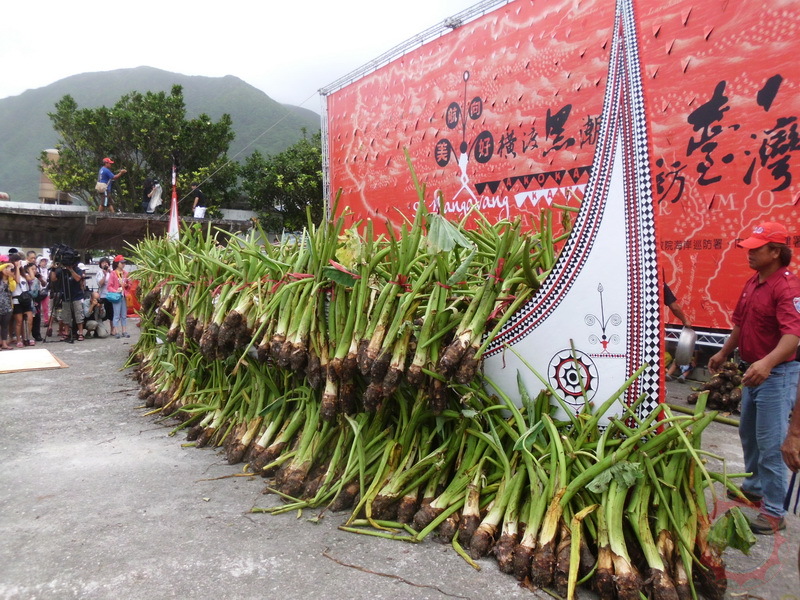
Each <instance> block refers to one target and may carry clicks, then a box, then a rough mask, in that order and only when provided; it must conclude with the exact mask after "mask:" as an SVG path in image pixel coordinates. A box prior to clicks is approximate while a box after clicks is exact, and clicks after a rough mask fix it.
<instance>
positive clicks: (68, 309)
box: [0, 248, 131, 350]
mask: <svg viewBox="0 0 800 600" xmlns="http://www.w3.org/2000/svg"><path fill="white" fill-rule="evenodd" d="M125 266H126V261H125V258H124V257H123V256H122V255H117V256H115V257H114V258H113V260H111V259H109V258H101V259H100V260H99V262H98V267H99V269H98V271H97V274H96V275H95V276H94V277H91V276H89V275H87V274H86V267H85V265H84V264H83V263H80V262H77V263H75V264H53V263H51V262H50V260H49V259H48V258H47V257H46V256H40V255H37V254H36V252H35V251H32V250H31V251H28V252H27V253H22V252H20V251H19V250H18V249H16V248H11V249H10V250H9V252H8V254H4V255H0V350H12V349H14V348H24V347H26V346H35V345H36V343H37V342H42V341H45V339H46V338H48V337H50V336H57V337H58V339H59V340H61V341H69V342H72V341H79V342H80V341H84V340H85V339H86V338H87V337H95V338H106V337H108V336H109V335H111V336H113V337H114V338H116V339H121V338H129V337H130V334H129V333H128V331H127V326H128V324H127V320H128V319H127V317H128V307H127V301H126V294H127V292H128V291H130V289H131V282H130V279H129V277H128V271H127V270H126V268H125Z"/></svg>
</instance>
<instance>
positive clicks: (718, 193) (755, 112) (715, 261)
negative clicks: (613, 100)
mask: <svg viewBox="0 0 800 600" xmlns="http://www.w3.org/2000/svg"><path fill="white" fill-rule="evenodd" d="M576 6H577V7H578V8H576ZM634 8H635V14H636V20H637V26H638V27H637V29H638V32H639V36H640V40H639V48H640V60H641V76H642V81H643V86H644V94H645V106H646V112H647V118H648V127H649V131H650V139H651V147H650V148H649V149H648V150H649V155H650V165H649V166H650V169H651V177H652V194H653V202H654V203H655V205H656V217H657V228H658V232H659V241H658V244H659V250H660V254H659V259H660V260H661V263H662V265H664V267H665V274H666V279H667V281H668V282H669V283H670V285H671V287H672V289H673V291H675V292H676V294H677V295H678V297H679V299H680V300H681V303H682V304H683V306H684V308H685V311H686V312H687V314H688V316H689V318H690V319H691V321H692V323H693V324H695V325H696V326H704V327H713V328H728V327H729V326H730V322H729V315H730V312H731V310H732V307H733V304H734V303H735V300H736V297H737V295H738V292H739V290H740V288H741V284H742V282H743V280H744V279H745V278H746V277H747V276H748V272H747V264H746V258H745V256H744V251H743V250H740V249H737V248H736V246H735V240H736V238H738V237H740V236H741V235H742V234H744V233H747V232H748V231H749V230H750V229H751V228H752V226H753V225H754V224H755V223H757V222H758V221H761V220H765V219H772V220H779V221H783V222H785V223H786V224H787V226H788V227H789V228H790V230H791V229H794V231H793V233H794V234H795V236H794V237H793V239H792V245H793V246H794V247H795V248H798V247H800V228H796V224H797V223H798V222H800V214H798V213H800V202H798V198H800V183H799V182H798V177H800V172H799V171H800V138H798V134H797V115H798V114H799V113H800V94H798V85H800V66H797V62H796V59H795V49H796V44H795V43H794V42H793V38H791V37H790V36H789V35H788V33H787V32H794V31H797V30H798V25H800V6H798V4H797V3H795V2H780V1H778V2H771V3H769V4H768V5H766V6H764V5H759V3H754V2H745V1H744V0H727V1H724V2H706V3H700V4H698V3H695V2H688V1H685V0H681V1H673V2H669V1H667V2H659V3H656V4H654V3H644V2H638V3H635V6H634ZM613 15H614V3H613V2H608V1H607V0H584V1H582V2H580V3H579V4H578V5H576V4H575V3H574V2H572V1H569V2H566V1H564V2H559V1H556V0H550V1H548V2H536V3H533V2H530V1H529V0H517V1H515V2H511V3H509V4H506V5H503V6H502V7H500V8H498V9H496V10H494V11H492V12H490V13H488V14H486V15H485V16H483V17H480V18H478V19H476V20H474V21H471V22H469V23H467V24H465V25H463V26H461V27H458V28H456V29H455V30H453V31H452V32H451V33H448V34H446V35H444V36H442V37H440V38H438V39H437V40H434V41H432V42H430V43H427V44H425V45H423V46H421V47H419V48H418V49H416V50H414V51H412V52H409V53H407V54H405V55H404V56H402V57H400V58H397V59H396V60H394V61H392V62H390V63H389V64H387V65H385V66H383V67H381V68H380V69H378V70H376V71H375V72H373V73H372V74H370V75H367V76H364V77H362V78H360V79H358V80H356V81H355V82H353V83H351V84H350V85H348V86H346V87H344V88H342V89H340V90H338V91H334V92H332V93H331V94H329V95H328V96H327V111H328V115H327V116H328V123H327V127H328V146H329V164H328V168H329V178H330V183H331V190H332V193H336V192H337V191H338V190H339V189H341V190H342V200H341V202H340V207H341V209H342V210H344V209H345V207H349V209H350V210H352V211H353V213H354V217H353V218H354V219H364V218H371V219H372V220H373V221H375V222H376V224H379V223H384V222H386V221H387V220H388V221H390V222H391V223H393V224H395V225H397V224H399V223H400V222H401V219H402V217H401V214H404V215H409V214H411V213H412V212H413V210H414V208H415V206H416V202H417V195H416V193H415V191H414V188H413V184H412V179H411V175H410V172H409V168H408V166H407V164H406V160H405V156H404V149H407V150H408V152H409V155H410V157H411V161H412V163H413V167H414V170H415V172H416V174H417V176H418V177H419V179H420V181H421V182H423V183H424V184H425V185H426V187H427V195H426V201H427V202H429V203H431V205H432V198H433V192H434V190H436V189H441V190H442V191H443V192H444V196H445V201H446V203H445V211H446V212H447V214H448V215H450V216H452V217H453V218H459V217H461V216H463V215H464V214H466V213H467V212H468V211H469V210H470V209H471V208H472V207H473V206H474V207H478V208H480V210H481V211H482V212H483V213H484V214H485V215H487V216H489V217H490V218H501V217H513V216H516V215H522V216H523V217H524V218H526V219H530V218H535V217H536V216H538V214H539V212H540V210H541V209H542V208H543V207H548V206H549V207H551V208H555V209H556V210H558V207H559V206H562V205H565V206H569V205H573V206H574V205H577V203H578V202H579V200H580V199H581V198H582V197H583V194H584V190H585V185H586V182H587V181H588V177H589V173H590V172H591V168H592V164H593V161H594V152H595V145H596V142H597V133H598V129H599V119H600V113H601V108H602V105H603V95H604V92H605V89H606V76H607V68H608V57H609V52H610V46H609V44H610V40H611V32H612V27H613Z"/></svg>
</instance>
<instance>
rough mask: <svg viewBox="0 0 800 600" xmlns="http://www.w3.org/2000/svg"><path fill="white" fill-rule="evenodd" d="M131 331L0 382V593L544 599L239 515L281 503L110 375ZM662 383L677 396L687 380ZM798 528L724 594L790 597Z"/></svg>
mask: <svg viewBox="0 0 800 600" xmlns="http://www.w3.org/2000/svg"><path fill="white" fill-rule="evenodd" d="M129 331H131V334H132V337H131V338H123V339H120V340H117V339H115V338H107V339H105V340H96V339H87V340H85V341H82V342H75V343H74V344H68V343H63V342H52V343H46V344H44V345H41V344H39V345H37V346H36V349H41V348H45V349H47V350H49V351H51V352H52V353H53V354H54V355H55V356H57V357H58V358H59V359H61V360H62V361H63V362H64V363H66V364H67V365H68V367H67V368H63V369H53V370H41V371H25V372H16V373H8V374H0V598H2V599H13V600H17V599H21V600H22V599H24V600H29V599H33V598H35V599H38V600H42V599H58V600H62V599H64V598H80V599H100V598H103V599H105V598H107V599H114V600H119V599H120V598H125V599H140V598H141V599H148V600H149V599H153V598H220V599H237V600H239V599H250V598H253V599H256V598H258V599H264V598H281V600H292V599H298V600H300V599H302V600H308V599H309V598H342V599H364V600H367V599H369V600H376V599H389V600H391V599H397V600H409V599H445V598H469V599H474V600H484V599H498V600H500V599H502V600H507V599H514V598H524V599H530V598H542V599H544V598H550V596H548V595H547V594H545V593H543V592H531V591H529V590H527V589H524V588H521V587H520V586H519V585H518V583H517V580H516V579H515V578H514V577H513V575H506V574H504V573H501V572H500V571H499V569H498V564H497V561H496V560H495V559H494V558H486V559H481V560H479V561H477V562H478V565H479V566H480V567H481V571H476V570H475V569H473V568H472V567H471V566H469V565H468V564H467V563H466V562H465V561H464V560H463V559H462V558H460V557H459V556H458V555H457V554H456V553H455V552H454V551H453V549H452V548H451V547H450V546H449V545H443V544H439V543H437V542H435V541H433V539H430V540H426V541H425V542H423V543H421V544H407V543H402V542H397V541H393V540H385V539H379V538H374V537H369V536H363V535H355V534H352V533H347V532H343V531H340V530H338V529H337V527H338V526H339V525H341V524H343V522H344V520H345V519H346V518H347V516H348V513H333V512H325V513H324V514H323V515H322V517H321V518H318V517H320V512H321V511H305V512H303V513H302V514H301V515H298V514H296V513H291V514H283V515H279V516H272V515H266V514H253V513H251V512H250V510H251V508H253V507H267V506H273V505H275V504H277V503H278V502H279V500H278V499H277V497H276V496H274V495H264V494H263V493H262V492H263V490H264V486H265V484H264V481H263V479H261V478H260V477H257V478H252V477H241V476H237V475H239V474H241V465H238V466H237V465H228V464H227V461H226V459H225V456H224V451H223V450H215V449H212V448H203V449H198V448H192V447H182V445H181V444H182V443H184V442H185V434H184V433H178V434H177V435H175V436H174V437H170V436H169V433H170V431H171V429H172V427H173V425H174V424H173V422H171V421H169V422H159V419H158V418H157V417H155V416H146V415H145V413H146V409H144V408H142V407H141V406H140V404H141V401H140V400H138V398H137V392H138V387H137V385H136V383H135V382H134V381H133V380H132V379H130V378H129V377H128V372H126V371H125V370H121V367H122V365H123V363H124V362H125V360H126V358H127V354H128V351H129V349H130V347H131V345H132V344H133V343H134V342H135V340H136V337H137V335H138V329H137V327H136V323H135V321H133V322H130V321H129ZM27 351H28V349H15V350H13V351H12V352H27ZM669 386H670V387H669V393H670V399H671V401H675V402H676V403H680V402H685V398H686V395H687V393H688V391H689V390H687V386H686V385H680V384H678V383H671V384H669ZM706 431H707V433H706V435H705V436H704V446H705V447H706V449H707V450H709V451H710V452H712V453H716V454H722V455H723V456H725V457H726V458H727V459H728V461H729V469H732V470H741V469H742V466H741V450H740V448H739V442H738V436H737V434H736V430H735V429H734V428H732V427H730V426H728V425H720V424H714V425H712V426H711V427H709V429H707V430H706ZM799 533H800V525H799V524H798V520H797V517H794V516H791V517H790V518H788V519H787V530H786V532H784V534H785V535H784V536H780V537H779V538H774V539H773V538H766V539H765V538H759V543H758V544H757V546H756V547H754V549H753V551H752V552H751V556H750V557H744V556H742V555H741V554H739V553H738V552H731V551H729V552H727V553H726V560H727V562H728V567H729V590H728V594H727V596H726V597H730V598H736V597H741V595H742V594H745V593H747V594H750V597H761V598H769V599H778V598H796V597H798V594H797V589H798V585H799V584H800V580H798V572H797V562H796V556H797V540H798V539H800V535H798V534H799ZM731 572H734V575H731ZM792 594H794V595H792ZM579 597H580V598H587V599H588V598H596V595H595V594H594V593H593V592H591V591H589V590H585V589H583V590H581V591H580V592H579Z"/></svg>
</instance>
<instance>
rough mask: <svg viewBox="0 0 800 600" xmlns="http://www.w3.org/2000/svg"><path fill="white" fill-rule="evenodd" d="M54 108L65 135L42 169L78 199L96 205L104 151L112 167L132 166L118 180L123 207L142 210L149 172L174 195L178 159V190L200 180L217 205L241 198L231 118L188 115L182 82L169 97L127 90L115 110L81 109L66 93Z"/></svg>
mask: <svg viewBox="0 0 800 600" xmlns="http://www.w3.org/2000/svg"><path fill="white" fill-rule="evenodd" d="M55 108H56V110H55V112H54V113H48V116H49V117H50V120H51V121H52V123H53V128H54V129H55V130H56V133H57V134H58V135H59V138H60V140H59V142H58V143H57V144H56V148H57V149H58V151H59V157H58V159H57V160H56V161H49V160H48V159H47V156H46V153H42V156H41V160H42V165H43V166H42V170H43V171H44V172H45V173H46V174H47V175H48V176H49V177H50V179H51V180H52V181H53V183H54V184H55V186H56V188H57V189H60V190H62V191H65V192H70V193H72V194H75V195H78V196H80V197H81V198H83V199H84V200H86V202H87V204H89V205H90V206H93V207H96V206H97V200H98V199H97V198H96V197H95V195H94V185H95V183H96V181H97V173H98V171H99V169H100V163H101V161H102V159H103V158H104V157H106V156H108V157H111V158H112V159H113V160H114V163H115V164H114V171H117V170H118V169H122V168H124V169H127V171H128V172H127V173H126V174H125V175H123V176H122V177H120V178H119V179H118V180H117V181H116V182H115V184H114V185H115V187H116V189H117V197H116V204H117V208H118V209H119V210H122V211H136V210H138V207H139V206H140V203H141V199H142V192H141V190H142V184H143V182H144V180H145V178H147V177H153V178H155V179H157V180H158V181H160V182H161V183H162V186H163V187H164V190H165V192H168V190H169V189H170V185H171V177H172V165H173V161H175V162H177V163H178V166H179V170H178V175H179V179H178V189H179V191H180V190H185V191H186V192H188V190H189V183H190V182H191V181H192V180H197V181H201V182H203V189H204V191H205V192H206V194H207V195H208V196H209V198H211V199H212V201H213V202H214V203H215V204H217V205H222V206H224V205H226V204H227V203H229V202H231V201H232V200H234V199H235V198H236V197H237V195H238V191H237V190H236V172H237V167H236V165H235V164H233V163H231V162H230V161H229V160H228V157H227V152H228V146H229V145H230V143H231V142H232V141H233V138H234V133H233V130H232V126H231V125H232V122H231V118H230V115H227V114H225V115H223V116H222V117H221V118H220V120H219V121H218V122H216V123H214V122H213V121H212V120H211V119H210V118H209V116H208V115H205V114H201V115H200V116H198V117H197V118H195V119H191V120H187V119H186V106H185V104H184V101H183V89H182V87H181V86H179V85H175V86H173V87H172V90H171V92H170V93H169V94H167V93H165V92H158V93H154V92H147V93H145V94H141V93H139V92H132V93H130V94H126V95H124V96H122V98H120V99H119V101H118V102H117V103H116V104H115V105H114V107H113V108H107V107H105V106H102V107H99V108H79V107H78V104H77V103H76V102H75V100H74V99H73V98H72V97H71V96H69V95H67V96H64V97H63V98H62V99H61V100H59V101H58V102H57V103H56V105H55ZM207 178H208V179H207ZM183 195H184V196H185V193H184V194H183ZM182 208H183V209H184V212H189V211H190V209H191V203H190V202H183V203H182Z"/></svg>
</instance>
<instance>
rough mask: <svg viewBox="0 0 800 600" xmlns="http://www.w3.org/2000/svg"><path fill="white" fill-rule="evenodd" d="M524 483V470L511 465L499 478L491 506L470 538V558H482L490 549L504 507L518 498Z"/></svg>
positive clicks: (504, 511) (504, 509)
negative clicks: (501, 477)
mask: <svg viewBox="0 0 800 600" xmlns="http://www.w3.org/2000/svg"><path fill="white" fill-rule="evenodd" d="M512 472H513V474H512ZM524 483H525V471H524V470H523V469H518V470H515V469H514V468H513V467H512V468H511V469H510V470H509V471H507V472H506V473H505V475H504V476H503V479H501V480H500V487H498V489H497V495H496V496H495V498H494V502H493V503H492V508H491V509H490V510H489V512H487V513H486V516H485V517H484V518H483V521H481V524H480V525H479V526H478V529H477V531H475V533H474V535H473V536H472V539H471V540H470V545H469V553H470V556H472V558H474V559H478V558H483V557H484V556H486V555H487V554H488V553H489V551H490V550H491V549H492V546H493V545H494V541H495V538H496V537H497V530H498V527H499V526H500V523H501V521H502V520H503V516H504V515H505V513H506V509H507V508H508V506H509V503H510V502H512V500H516V501H518V500H519V491H520V490H521V489H522V487H523V485H524Z"/></svg>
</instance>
